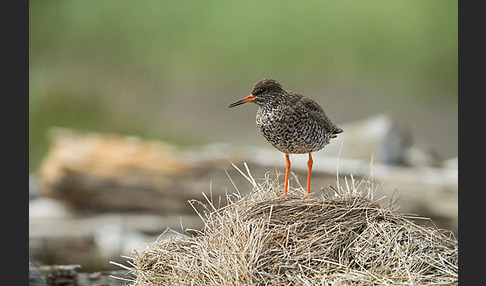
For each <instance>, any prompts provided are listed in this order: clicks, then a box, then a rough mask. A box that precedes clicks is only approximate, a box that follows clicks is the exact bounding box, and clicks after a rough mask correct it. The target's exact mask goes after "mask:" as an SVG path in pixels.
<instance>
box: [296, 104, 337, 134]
mask: <svg viewBox="0 0 486 286" xmlns="http://www.w3.org/2000/svg"><path fill="white" fill-rule="evenodd" d="M301 102H302V104H303V105H304V107H305V109H306V110H307V112H308V115H309V117H310V118H312V119H314V120H315V121H316V122H318V123H319V124H320V125H321V126H322V127H324V129H325V130H326V131H327V132H328V133H331V134H333V135H334V134H338V133H341V132H343V130H342V129H341V128H339V127H337V126H336V125H335V124H334V123H333V122H332V121H331V120H330V119H329V118H328V117H327V116H326V113H325V112H324V110H323V109H322V107H321V106H320V105H319V104H317V102H315V101H314V100H312V99H310V98H307V97H302V101H301ZM332 137H335V135H334V136H332Z"/></svg>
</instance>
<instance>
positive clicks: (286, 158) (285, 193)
mask: <svg viewBox="0 0 486 286" xmlns="http://www.w3.org/2000/svg"><path fill="white" fill-rule="evenodd" d="M289 171H290V157H289V154H285V189H284V196H287V189H288V186H289Z"/></svg>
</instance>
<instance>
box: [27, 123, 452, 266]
mask: <svg viewBox="0 0 486 286" xmlns="http://www.w3.org/2000/svg"><path fill="white" fill-rule="evenodd" d="M373 120H375V121H379V120H378V119H377V118H375V119H373ZM380 122H381V121H380ZM363 124H364V123H363ZM385 125H386V124H384V126H385ZM386 126H391V125H386ZM378 129H379V128H378ZM354 130H357V131H359V128H357V129H354ZM370 130H371V129H370ZM387 130H388V131H387V132H381V133H380V132H378V131H376V132H374V133H373V132H371V133H372V134H374V135H375V136H378V135H380V134H381V135H380V136H385V135H386V134H389V133H390V130H389V129H387ZM357 131H356V132H357ZM345 132H348V134H349V135H348V136H349V138H356V137H358V135H356V134H355V132H354V131H353V128H352V127H347V129H346V130H345ZM343 134H345V133H343ZM50 135H51V148H50V151H49V153H48V155H47V156H46V157H45V159H44V161H43V164H42V166H41V167H40V169H39V171H38V173H37V181H38V189H39V191H38V193H39V194H40V198H37V199H32V200H31V210H30V212H29V215H30V217H29V230H30V231H29V236H30V239H29V250H30V251H29V256H30V258H31V259H33V260H34V261H42V262H44V263H62V264H83V265H84V264H85V263H88V264H89V263H91V264H93V257H95V256H98V257H99V258H100V259H101V260H102V261H104V262H103V263H102V264H101V265H100V264H96V263H94V264H95V266H98V267H100V268H106V266H107V265H108V263H107V261H108V260H110V259H116V257H118V258H119V255H127V254H129V253H128V252H129V251H130V247H132V248H133V246H134V244H135V242H136V241H138V242H139V243H140V242H149V241H154V239H155V238H156V237H157V236H158V235H159V234H160V233H162V232H163V230H164V229H165V228H166V227H170V228H172V229H175V230H177V231H183V229H184V228H193V229H199V228H201V227H202V222H201V221H200V219H199V218H198V217H197V216H196V214H195V212H194V210H193V209H192V207H191V205H190V204H188V200H192V199H195V200H199V201H205V200H206V198H205V197H204V195H203V193H205V194H206V196H207V197H208V199H210V200H211V199H212V201H213V204H214V205H215V206H216V207H218V206H223V205H225V204H226V203H227V202H226V194H227V193H233V192H235V191H238V192H240V193H241V194H242V195H244V194H246V193H248V192H249V191H250V190H251V187H252V186H251V184H249V182H248V181H247V180H246V179H245V178H244V177H243V176H242V175H241V174H239V172H238V171H237V170H236V169H235V168H234V167H233V166H232V165H231V164H232V163H233V164H235V165H236V166H238V167H240V168H244V167H243V164H244V163H245V162H246V164H247V165H248V166H249V169H250V171H251V173H252V175H253V177H254V178H256V180H259V178H260V179H263V178H264V177H265V174H267V173H268V172H270V173H272V174H274V175H275V176H277V175H278V176H279V177H278V178H279V183H280V184H282V185H283V178H284V176H283V175H282V173H283V172H284V171H285V164H284V162H285V161H284V156H283V155H282V154H281V153H280V152H278V151H277V150H274V149H272V148H271V147H269V148H248V147H241V146H230V145H228V144H211V145H207V146H202V147H198V148H186V149H180V148H176V147H174V146H171V145H168V144H166V143H164V142H160V141H146V140H142V139H140V138H136V137H123V136H117V135H109V134H98V133H87V132H76V131H72V130H67V129H55V130H53V131H52V132H51V134H50ZM339 140H342V141H336V142H333V144H330V145H329V147H330V148H329V149H328V150H326V149H327V147H326V148H325V149H324V150H323V151H320V152H316V153H314V154H313V157H314V168H313V173H312V186H311V188H312V192H314V194H315V195H318V194H319V193H320V192H321V188H332V187H333V186H334V187H335V186H336V185H337V184H338V182H339V184H346V180H348V182H349V180H351V179H354V180H355V181H358V182H359V181H360V180H362V179H363V180H373V182H374V184H375V185H376V186H379V187H378V188H377V191H376V197H381V196H386V197H388V198H390V199H394V198H397V197H400V199H399V201H398V203H397V205H399V206H400V211H401V212H405V213H412V214H417V215H419V216H424V217H429V218H431V219H432V220H433V222H434V223H435V224H436V225H437V226H438V227H440V228H445V229H449V230H452V231H453V232H454V233H456V234H457V192H458V184H457V161H454V160H450V162H437V160H435V159H434V160H429V159H430V158H434V157H433V156H429V157H427V156H426V158H429V159H427V160H415V161H414V160H412V159H410V158H413V157H407V156H405V154H411V153H414V154H417V152H414V151H413V150H414V149H413V146H410V144H408V143H407V144H408V145H407V144H402V146H405V147H406V148H405V147H404V148H401V149H400V148H398V149H400V150H401V151H400V152H402V153H401V154H402V155H400V156H398V155H393V156H391V155H386V156H388V157H386V156H384V155H380V156H378V155H376V157H374V158H372V157H373V156H374V155H372V154H380V152H378V151H377V150H380V148H381V150H383V144H384V143H383V142H384V139H380V140H378V139H376V138H375V139H373V138H371V139H369V140H365V138H362V141H363V142H367V143H366V144H367V145H366V144H364V145H366V146H368V147H366V148H365V149H363V150H366V151H365V152H369V153H368V158H367V159H363V158H362V157H363V155H361V157H360V156H355V155H356V154H353V152H351V151H352V149H353V148H351V147H350V146H354V145H355V143H352V142H348V141H346V140H347V139H346V137H345V136H344V135H343V136H341V137H340V139H339ZM350 140H351V139H350ZM385 141H386V140H385ZM373 142H375V143H376V144H378V145H380V144H381V145H380V146H382V147H377V146H374V145H373ZM379 142H381V143H379ZM376 144H375V145H376ZM332 145H333V146H334V147H331V146H332ZM339 146H341V147H342V148H341V150H339V148H338V147H339ZM373 146H374V147H373ZM375 152H376V153H375ZM419 153H420V152H419ZM393 157H395V158H398V157H400V158H402V159H403V160H402V159H401V160H402V161H404V162H408V163H407V164H399V163H400V162H399V161H396V160H395V161H393V160H391V161H390V160H389V159H390V158H393ZM386 158H388V159H386ZM404 158H408V159H404ZM385 159H386V160H385ZM291 160H292V172H293V173H294V174H295V176H293V177H292V178H291V182H290V184H291V185H292V186H298V185H299V181H301V182H302V183H303V184H304V186H303V187H304V188H305V178H306V172H307V165H306V160H307V157H306V156H305V155H293V156H291ZM387 160H388V161H387ZM387 162H388V163H387ZM420 162H422V163H420ZM423 162H425V163H423ZM390 164H392V165H390ZM228 176H229V177H230V178H228ZM336 177H338V178H339V179H338V180H337V179H336ZM235 186H236V188H237V190H235ZM42 200H44V201H42ZM42 204H47V205H48V206H47V207H44V206H42ZM53 205H54V206H53ZM56 210H57V212H56ZM49 211H50V212H51V213H49ZM53 212H54V213H53ZM110 227H111V228H110ZM109 237H112V238H111V239H112V240H110V239H109ZM129 238H133V239H132V240H130V239H129ZM113 241H114V242H115V243H113ZM66 253H69V254H66ZM114 256H115V258H114Z"/></svg>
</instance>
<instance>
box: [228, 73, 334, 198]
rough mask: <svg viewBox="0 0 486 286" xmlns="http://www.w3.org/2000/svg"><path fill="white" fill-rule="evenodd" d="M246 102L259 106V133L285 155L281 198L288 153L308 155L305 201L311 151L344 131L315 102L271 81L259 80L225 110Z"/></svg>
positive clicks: (257, 123)
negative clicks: (243, 96)
mask: <svg viewBox="0 0 486 286" xmlns="http://www.w3.org/2000/svg"><path fill="white" fill-rule="evenodd" d="M248 102H253V103H256V104H257V105H258V106H259V107H258V110H257V113H256V125H257V127H258V130H259V131H260V133H261V134H262V135H263V137H264V138H265V139H266V140H267V141H268V142H269V143H270V144H271V145H272V146H273V147H275V148H276V149H277V150H279V151H280V152H282V153H284V154H285V168H286V170H285V188H284V196H288V195H287V190H288V183H289V172H290V165H291V164H290V157H289V154H305V153H308V154H309V159H308V161H307V195H306V196H305V197H306V198H308V197H309V196H310V182H311V173H312V165H313V162H314V161H313V159H312V152H316V151H319V150H321V149H322V148H324V146H326V145H327V144H329V143H330V141H331V139H333V138H336V137H337V134H339V133H341V132H343V129H341V128H339V127H337V126H336V124H334V123H333V122H332V121H331V120H330V119H329V118H328V117H327V115H326V113H325V112H324V110H323V109H322V107H321V106H320V105H319V104H317V103H316V102H315V101H314V100H312V99H310V98H307V97H304V96H303V95H301V94H299V93H296V92H292V91H287V90H284V89H283V88H282V86H281V85H280V83H278V82H277V81H276V80H274V79H262V80H260V81H258V82H257V83H256V84H255V85H254V86H253V89H252V91H251V93H250V95H248V96H247V97H245V98H242V99H240V100H238V101H236V102H233V103H231V104H230V105H229V106H228V107H229V108H232V107H235V106H238V105H241V104H244V103H248Z"/></svg>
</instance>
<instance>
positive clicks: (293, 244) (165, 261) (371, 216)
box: [125, 169, 458, 285]
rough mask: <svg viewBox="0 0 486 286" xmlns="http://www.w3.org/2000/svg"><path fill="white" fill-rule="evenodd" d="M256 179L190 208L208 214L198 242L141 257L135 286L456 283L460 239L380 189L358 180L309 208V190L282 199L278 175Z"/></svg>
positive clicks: (175, 241)
mask: <svg viewBox="0 0 486 286" xmlns="http://www.w3.org/2000/svg"><path fill="white" fill-rule="evenodd" d="M247 171H248V174H244V175H245V176H246V177H247V179H248V180H249V181H250V182H251V183H252V184H253V191H252V192H251V193H250V194H248V195H247V196H245V197H241V196H240V195H239V194H238V193H236V194H232V195H228V201H230V203H229V204H228V205H227V206H225V207H222V208H219V209H217V208H216V207H215V206H214V205H213V203H212V200H211V199H209V198H207V202H206V203H201V202H191V203H192V204H196V203H201V204H203V205H204V206H205V210H206V211H204V212H203V213H199V212H198V214H199V215H200V216H201V219H202V220H203V221H204V228H203V229H202V230H200V231H198V235H196V236H192V237H189V236H185V235H183V234H178V236H177V237H175V238H171V239H168V240H162V239H159V240H157V241H155V242H154V243H153V244H152V245H150V246H149V247H148V248H147V249H145V250H134V252H133V257H131V261H129V264H130V267H125V268H126V269H129V270H130V271H131V272H132V274H133V275H134V278H133V281H132V284H131V285H351V284H352V285H397V284H400V285H428V284H439V285H451V284H457V281H458V264H457V261H458V257H457V250H458V244H457V240H456V239H455V237H454V236H453V235H452V233H451V232H448V231H444V230H439V229H437V228H435V227H421V226H418V225H416V224H414V223H413V222H412V221H411V220H409V219H408V218H407V217H406V216H405V215H402V214H400V213H398V212H396V211H395V210H394V207H393V204H390V205H388V206H382V204H381V202H380V201H381V199H379V200H376V199H374V198H373V192H374V190H373V187H372V183H371V181H361V182H359V183H356V182H354V180H352V179H351V180H350V181H349V182H347V183H343V184H340V186H339V187H338V188H335V189H326V190H323V194H322V195H321V196H314V197H313V198H310V199H304V195H305V191H304V189H303V188H291V189H290V190H289V194H290V196H289V197H282V191H281V190H282V186H281V184H279V180H278V176H270V174H268V175H267V176H266V177H265V178H264V179H263V181H262V182H261V183H257V182H256V181H255V180H254V179H253V177H252V176H251V174H250V173H249V170H248V169H247ZM241 173H242V174H243V172H241ZM345 181H346V180H345ZM358 186H359V187H358ZM167 231H170V230H167Z"/></svg>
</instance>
